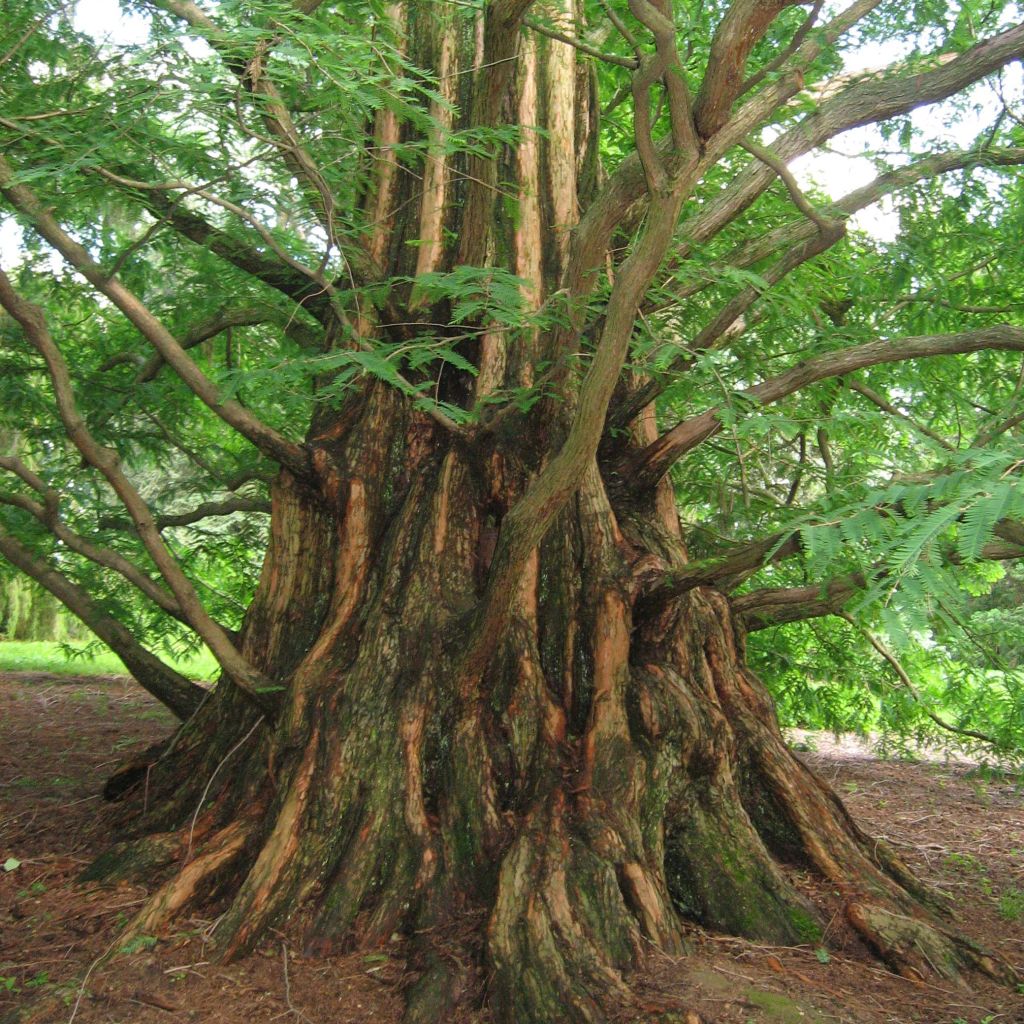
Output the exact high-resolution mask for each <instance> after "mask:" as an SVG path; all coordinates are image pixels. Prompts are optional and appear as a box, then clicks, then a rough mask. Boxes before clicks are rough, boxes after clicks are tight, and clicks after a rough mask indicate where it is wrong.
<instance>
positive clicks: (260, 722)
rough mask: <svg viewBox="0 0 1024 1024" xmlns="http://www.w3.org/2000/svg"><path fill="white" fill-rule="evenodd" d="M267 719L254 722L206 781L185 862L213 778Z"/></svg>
mask: <svg viewBox="0 0 1024 1024" xmlns="http://www.w3.org/2000/svg"><path fill="white" fill-rule="evenodd" d="M264 721H265V719H264V717H263V715H260V717H259V718H257V719H256V721H255V722H253V723H252V728H250V729H249V731H248V732H247V733H246V734H245V735H244V736H243V737H242V738H241V739H240V740H239V741H238V742H237V743H236V744H235V745H234V746H233V747H232V748H231V749H230V750H229V751H228V752H227V753H226V754H225V755H224V758H223V760H222V761H221V762H220V764H218V765H217V767H216V768H214V769H213V774H212V775H211V776H210V779H209V781H208V782H207V783H206V786H205V788H204V789H203V795H202V796H201V797H200V798H199V803H197V804H196V810H195V814H193V815H192V823H191V824H190V825H189V829H188V847H187V849H186V850H185V863H188V859H189V857H190V856H191V855H192V837H193V835H194V834H195V831H196V821H197V819H198V818H199V812H200V811H201V810H202V809H203V804H204V803H206V794H207V793H209V792H210V787H211V786H212V785H213V780H214V779H215V778H217V775H218V774H219V773H220V770H221V768H223V767H224V765H226V764H227V763H228V760H229V759H230V757H231V755H232V754H233V753H234V752H235V751H236V750H238V748H239V747H240V746H241V745H242V744H243V743H245V741H246V740H247V739H248V738H249V737H250V736H251V735H252V734H253V733H254V732H255V731H256V728H257V726H259V725H261V724H262V723H263V722H264Z"/></svg>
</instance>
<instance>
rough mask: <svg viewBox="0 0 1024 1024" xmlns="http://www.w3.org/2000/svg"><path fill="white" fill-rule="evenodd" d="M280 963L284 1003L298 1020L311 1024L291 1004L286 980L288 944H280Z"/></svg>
mask: <svg viewBox="0 0 1024 1024" xmlns="http://www.w3.org/2000/svg"><path fill="white" fill-rule="evenodd" d="M281 962H282V964H283V965H284V1001H285V1003H287V1005H288V1009H289V1010H290V1011H291V1012H292V1013H294V1014H295V1016H296V1017H298V1018H299V1020H302V1021H305V1022H306V1024H313V1022H312V1021H311V1020H310V1019H309V1018H308V1017H307V1016H306V1015H305V1014H304V1013H303V1012H302V1011H301V1010H298V1009H296V1008H295V1005H294V1004H293V1003H292V986H291V982H290V981H289V980H288V944H287V943H285V942H282V943H281Z"/></svg>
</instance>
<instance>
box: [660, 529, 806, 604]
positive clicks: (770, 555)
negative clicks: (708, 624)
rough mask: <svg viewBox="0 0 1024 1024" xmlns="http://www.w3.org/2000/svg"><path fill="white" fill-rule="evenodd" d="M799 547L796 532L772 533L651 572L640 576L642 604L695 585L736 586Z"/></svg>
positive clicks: (666, 598) (662, 601)
mask: <svg viewBox="0 0 1024 1024" xmlns="http://www.w3.org/2000/svg"><path fill="white" fill-rule="evenodd" d="M800 548H801V545H800V538H799V537H798V536H797V535H796V534H791V535H789V536H787V535H786V534H785V533H776V534H773V535H772V536H770V537H766V538H765V539H764V540H760V541H756V542H754V543H753V544H747V545H745V546H744V547H741V548H739V549H738V550H736V551H731V552H729V553H728V554H725V555H714V556H712V557H710V558H702V559H700V560H699V561H695V562H690V563H689V564H687V565H685V566H683V567H682V568H681V569H676V570H673V571H672V572H668V573H665V572H659V571H656V572H653V573H651V578H650V580H649V581H643V580H641V584H642V585H643V598H642V600H643V603H644V606H645V608H647V609H651V608H657V607H660V606H661V605H663V604H665V603H666V602H668V601H671V600H673V599H675V598H677V597H679V596H680V595H682V594H685V593H686V592H687V591H689V590H693V589H694V588H695V587H704V586H718V587H723V586H724V584H725V583H726V581H728V583H729V585H731V586H736V585H738V583H739V582H740V581H742V580H743V579H745V578H746V577H747V576H749V575H751V574H752V573H755V572H757V571H758V570H759V569H763V568H764V567H765V566H766V565H768V564H769V563H773V562H780V561H782V560H783V559H786V558H790V557H792V556H793V555H795V554H798V553H799V551H800Z"/></svg>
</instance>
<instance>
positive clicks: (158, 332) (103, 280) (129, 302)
mask: <svg viewBox="0 0 1024 1024" xmlns="http://www.w3.org/2000/svg"><path fill="white" fill-rule="evenodd" d="M13 177H14V174H13V171H12V169H11V167H10V165H9V164H8V163H7V161H6V160H4V159H3V157H0V191H2V193H3V195H4V196H5V197H6V198H7V200H8V201H9V202H10V203H11V205H12V206H14V207H15V209H17V210H18V211H19V212H20V213H22V214H23V215H24V216H26V217H27V218H28V219H29V220H30V222H31V223H32V226H33V227H34V228H35V229H36V231H38V233H39V234H40V235H41V236H42V237H43V238H45V239H46V241H48V242H49V243H50V244H51V245H52V246H53V247H54V248H55V249H56V250H57V251H58V252H59V253H60V254H61V255H62V256H63V257H64V258H65V259H66V260H67V261H68V263H69V264H70V265H71V266H72V267H74V268H75V269H76V270H77V271H78V272H79V273H80V274H81V275H82V276H83V277H84V278H85V279H86V280H87V281H88V282H89V283H90V284H91V285H92V286H93V287H94V288H95V289H96V290H97V291H98V292H100V293H101V294H103V295H105V296H106V297H107V298H108V299H110V301H111V302H113V304H114V305H115V306H116V307H117V308H118V309H120V310H121V312H122V313H123V314H124V315H125V317H127V319H128V320H130V321H131V323H132V324H134V326H135V327H136V328H137V329H138V330H139V332H140V333H141V334H142V335H143V337H145V338H146V340H147V341H148V342H149V343H150V344H151V345H152V346H153V347H154V348H155V349H156V350H157V352H159V353H160V355H161V356H162V357H163V359H164V360H166V362H167V363H168V364H169V365H170V366H171V368H172V369H173V370H174V372H175V373H177V374H178V376H179V377H180V378H181V379H182V380H183V381H184V382H185V383H186V384H187V385H188V386H189V388H190V389H191V390H192V391H193V392H194V393H195V394H196V395H197V396H198V398H199V399H200V400H201V401H202V402H203V403H204V404H205V405H206V406H207V407H208V408H209V409H211V410H212V411H213V412H214V413H216V414H217V416H219V417H220V418H221V419H222V420H224V422H225V423H227V424H228V425H229V426H231V427H233V428H234V429H235V430H237V431H238V432H239V433H240V434H241V435H242V436H243V437H245V438H247V439H248V440H249V441H251V442H252V443H253V444H254V445H255V446H256V447H257V448H258V449H259V450H260V451H261V452H263V453H264V454H265V455H267V456H268V457H269V458H271V459H274V460H275V461H276V462H279V463H281V465H283V466H287V467H288V468H289V469H290V470H291V471H292V472H293V473H296V474H297V475H299V476H307V475H308V474H309V457H308V453H307V452H306V451H305V449H303V448H302V447H301V446H299V445H297V444H294V443H293V442H291V441H289V440H288V439H287V438H286V437H284V436H283V435H281V434H279V433H278V432H277V431H276V430H274V429H273V428H271V427H268V426H267V425H266V424H265V423H263V422H262V421H261V420H259V419H258V418H257V417H256V416H254V415H253V414H252V413H251V412H250V411H249V410H248V409H246V408H245V407H244V406H243V405H241V404H239V403H238V402H235V401H233V400H224V399H222V398H221V397H220V395H219V393H218V391H217V388H216V387H215V386H214V384H213V383H212V381H210V380H209V379H208V378H207V377H206V375H205V374H204V373H203V372H202V371H201V370H200V369H199V367H198V366H196V364H195V363H194V362H193V361H192V360H191V359H190V358H189V356H188V355H187V354H186V352H185V351H184V349H183V348H182V347H181V345H180V343H179V342H178V340H177V339H176V338H175V337H174V336H173V335H172V334H171V333H170V331H168V330H167V328H166V327H164V325H163V324H162V323H161V322H160V321H159V320H158V319H157V318H156V317H155V316H154V315H153V314H152V313H151V312H150V311H149V309H148V308H147V307H146V306H145V305H144V304H143V303H142V302H141V301H140V300H139V299H138V297H137V296H135V295H134V294H133V293H132V292H130V291H129V290H128V289H127V288H126V287H125V286H124V285H123V284H121V282H120V281H118V280H117V279H116V278H108V277H107V276H106V274H105V273H104V271H103V269H102V267H100V266H99V265H98V264H97V263H96V262H95V261H94V260H93V258H92V257H91V256H90V255H89V253H88V252H87V251H86V250H85V249H84V248H83V247H82V246H81V245H79V244H78V243H77V242H76V241H74V239H72V238H71V236H70V235H68V234H67V233H66V232H65V231H64V229H63V228H62V227H61V226H60V225H59V224H58V223H57V221H56V220H55V219H54V218H53V216H52V215H51V214H50V212H49V211H48V210H47V209H46V207H45V206H44V205H43V204H42V203H40V201H39V200H38V199H37V198H36V196H35V195H34V194H33V193H32V192H31V190H29V189H28V188H26V187H25V186H24V185H17V184H14V182H13V180H12V179H13Z"/></svg>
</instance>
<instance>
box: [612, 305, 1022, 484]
mask: <svg viewBox="0 0 1024 1024" xmlns="http://www.w3.org/2000/svg"><path fill="white" fill-rule="evenodd" d="M984 349H1004V350H1010V351H1024V329H1021V328H1019V327H1014V326H1012V325H1010V324H1002V325H998V326H994V327H987V328H983V329H981V330H977V331H967V332H965V333H962V334H947V335H924V336H921V337H912V338H899V339H893V340H890V341H871V342H868V343H866V344H864V345H855V346H852V347H850V348H848V349H840V350H839V351H838V352H829V353H826V354H824V355H821V356H815V357H814V358H812V359H806V360H803V361H802V362H800V363H798V364H797V365H796V366H794V367H793V368H792V369H791V370H788V371H787V372H785V373H782V374H779V375H778V376H777V377H772V378H769V379H768V380H766V381H763V382H762V383H761V384H756V385H755V386H754V387H752V388H748V389H747V390H745V391H743V392H740V394H741V396H742V398H744V399H746V400H747V401H750V402H755V403H757V404H758V405H767V404H769V403H771V402H777V401H778V400H779V399H780V398H785V397H786V396H787V395H791V394H793V393H794V392H796V391H799V390H800V389H801V388H804V387H807V386H808V385H809V384H813V383H816V382H817V381H821V380H826V379H827V378H829V377H841V376H843V375H844V374H847V373H852V372H853V371H854V370H862V369H864V368H865V367H868V366H875V365H877V364H879V363H892V362H900V361H901V360H904V359H920V358H925V357H930V356H941V355H958V354H964V353H967V352H980V351H982V350H984ZM719 411H720V410H719V409H718V408H714V409H709V410H708V411H707V412H704V413H701V414H699V415H697V416H693V417H691V418H690V419H687V420H683V422H682V423H679V424H677V425H676V426H675V427H673V429H672V430H670V431H669V432H668V433H667V434H664V435H662V436H661V437H660V438H658V440H657V441H654V442H653V443H652V444H650V445H648V446H647V448H645V449H643V451H641V452H639V453H638V454H637V455H635V456H633V457H632V458H631V459H630V460H629V463H628V465H627V466H624V467H623V473H622V476H623V479H626V480H629V481H631V483H632V485H633V486H634V487H636V488H638V489H641V488H645V487H651V486H653V485H654V484H655V483H657V481H658V480H660V479H661V477H662V476H663V475H664V474H665V473H666V472H667V470H668V469H669V467H670V466H671V465H672V464H673V463H674V462H675V461H676V460H677V459H680V458H682V456H683V455H685V454H686V453H687V452H689V451H692V450H693V449H694V448H696V447H697V446H698V445H699V444H702V443H703V442H704V441H706V440H707V439H708V438H710V437H714V436H715V435H716V434H718V433H719V432H720V431H721V429H722V424H721V421H720V420H719V418H718V414H719Z"/></svg>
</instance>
